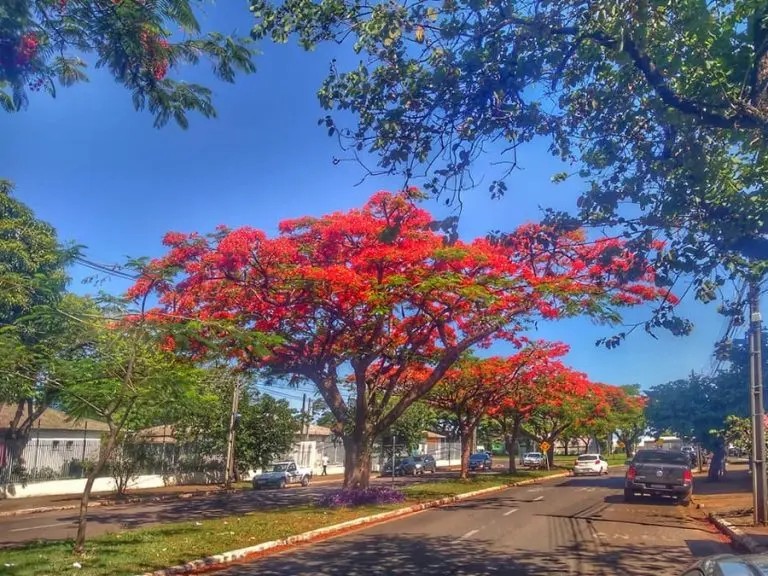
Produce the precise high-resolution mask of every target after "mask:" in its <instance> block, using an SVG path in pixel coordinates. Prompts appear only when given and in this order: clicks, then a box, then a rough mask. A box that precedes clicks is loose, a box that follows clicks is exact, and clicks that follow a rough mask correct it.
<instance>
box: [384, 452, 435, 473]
mask: <svg viewBox="0 0 768 576" xmlns="http://www.w3.org/2000/svg"><path fill="white" fill-rule="evenodd" d="M436 471H437V462H435V458H434V456H430V455H429V454H424V455H419V456H406V457H405V458H398V459H397V460H395V476H416V474H424V473H425V472H431V473H433V474H434V473H435V472H436ZM381 473H382V475H384V476H387V475H389V474H392V461H389V462H387V463H386V464H385V465H384V469H383V470H382V471H381Z"/></svg>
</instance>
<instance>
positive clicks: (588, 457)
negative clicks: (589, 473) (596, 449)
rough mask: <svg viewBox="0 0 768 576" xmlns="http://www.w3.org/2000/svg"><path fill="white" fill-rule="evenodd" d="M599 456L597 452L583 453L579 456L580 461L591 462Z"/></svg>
mask: <svg viewBox="0 0 768 576" xmlns="http://www.w3.org/2000/svg"><path fill="white" fill-rule="evenodd" d="M598 458H599V456H598V455H597V454H582V455H581V456H579V457H578V458H577V460H578V461H579V462H589V461H590V460H597V459H598Z"/></svg>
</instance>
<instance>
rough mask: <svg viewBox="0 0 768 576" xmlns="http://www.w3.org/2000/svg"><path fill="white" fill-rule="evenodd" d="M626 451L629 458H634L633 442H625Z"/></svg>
mask: <svg viewBox="0 0 768 576" xmlns="http://www.w3.org/2000/svg"><path fill="white" fill-rule="evenodd" d="M624 453H625V454H626V455H627V458H632V444H630V443H629V442H624Z"/></svg>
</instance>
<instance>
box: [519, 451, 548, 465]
mask: <svg viewBox="0 0 768 576" xmlns="http://www.w3.org/2000/svg"><path fill="white" fill-rule="evenodd" d="M523 466H525V467H526V468H541V467H542V466H544V455H543V454H542V453H541V452H528V453H527V454H523Z"/></svg>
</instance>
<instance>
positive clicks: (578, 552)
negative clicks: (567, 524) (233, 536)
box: [216, 535, 706, 576]
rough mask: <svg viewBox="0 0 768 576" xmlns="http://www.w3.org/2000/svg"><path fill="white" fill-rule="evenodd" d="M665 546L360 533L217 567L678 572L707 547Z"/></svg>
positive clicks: (421, 573)
mask: <svg viewBox="0 0 768 576" xmlns="http://www.w3.org/2000/svg"><path fill="white" fill-rule="evenodd" d="M687 544H688V547H687V548H686V547H684V546H680V547H677V548H672V549H670V548H665V550H664V553H663V554H654V553H651V551H650V550H649V549H648V547H642V546H636V545H633V544H626V545H620V546H611V548H610V550H608V551H601V552H599V553H596V552H595V553H590V552H587V551H586V550H585V549H584V548H583V546H582V545H581V544H574V545H568V546H556V547H554V548H553V549H552V550H550V551H537V550H519V549H516V550H509V551H499V550H494V549H493V544H492V543H491V542H488V541H484V540H468V541H462V542H459V543H457V542H456V541H455V540H453V539H450V538H430V537H421V538H407V537H403V536H395V535H393V536H389V535H386V536H384V535H376V536H357V537H353V538H349V539H345V540H343V541H341V540H331V541H326V542H322V543H319V544H315V545H313V546H307V547H304V548H301V549H299V550H297V551H293V552H290V553H284V554H281V555H278V556H275V557H272V558H266V559H264V560H260V561H257V562H254V563H251V564H248V565H239V566H234V567H232V568H230V569H228V570H226V571H223V572H217V573H216V574H217V575H218V576H257V575H258V576H278V575H280V576H288V575H291V576H309V575H322V576H363V575H365V576H368V575H374V574H397V575H402V576H447V575H467V576H468V575H472V576H501V575H518V574H519V575H547V574H579V575H582V576H586V575H598V574H600V575H602V574H605V575H607V574H612V575H614V574H622V575H637V576H641V575H642V576H645V575H648V574H653V575H654V576H662V575H664V576H666V575H669V576H673V575H677V574H680V573H682V571H683V569H684V568H685V566H686V565H687V564H689V563H690V555H691V554H694V555H696V554H697V550H699V551H701V550H704V549H705V548H706V547H702V546H699V544H698V543H697V541H695V540H692V541H689V542H688V543H687Z"/></svg>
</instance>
